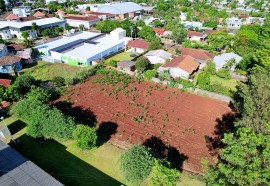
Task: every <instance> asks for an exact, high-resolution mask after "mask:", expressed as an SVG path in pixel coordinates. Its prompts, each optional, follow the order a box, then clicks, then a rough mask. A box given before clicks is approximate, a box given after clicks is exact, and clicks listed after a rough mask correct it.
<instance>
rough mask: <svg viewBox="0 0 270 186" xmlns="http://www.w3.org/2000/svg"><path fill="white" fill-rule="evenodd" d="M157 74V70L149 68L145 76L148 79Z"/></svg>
mask: <svg viewBox="0 0 270 186" xmlns="http://www.w3.org/2000/svg"><path fill="white" fill-rule="evenodd" d="M156 74H157V71H156V70H147V71H145V72H144V77H145V79H147V80H151V79H152V78H153V77H155V75H156Z"/></svg>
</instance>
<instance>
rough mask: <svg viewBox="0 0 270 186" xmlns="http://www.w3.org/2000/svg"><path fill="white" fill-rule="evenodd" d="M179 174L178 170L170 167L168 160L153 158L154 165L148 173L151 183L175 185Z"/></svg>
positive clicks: (167, 185)
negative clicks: (162, 160)
mask: <svg viewBox="0 0 270 186" xmlns="http://www.w3.org/2000/svg"><path fill="white" fill-rule="evenodd" d="M179 176H180V173H179V171H178V170H176V169H174V168H172V167H171V165H170V163H169V162H167V161H164V162H161V161H158V160H155V165H154V167H153V170H152V172H151V174H150V179H151V182H152V184H153V185H160V186H162V185H166V186H173V185H176V181H177V179H178V178H179Z"/></svg>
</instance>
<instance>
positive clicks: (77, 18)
mask: <svg viewBox="0 0 270 186" xmlns="http://www.w3.org/2000/svg"><path fill="white" fill-rule="evenodd" d="M65 18H66V21H67V23H68V24H69V25H70V26H73V27H77V28H78V27H80V25H83V26H84V28H86V29H90V28H91V27H93V26H94V25H96V24H97V23H98V22H99V20H100V19H99V17H98V16H92V15H91V16H84V15H76V14H67V15H66V17H65Z"/></svg>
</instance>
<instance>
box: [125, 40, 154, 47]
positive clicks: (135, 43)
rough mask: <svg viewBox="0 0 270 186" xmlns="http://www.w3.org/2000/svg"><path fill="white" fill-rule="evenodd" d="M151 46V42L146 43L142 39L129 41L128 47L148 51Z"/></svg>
mask: <svg viewBox="0 0 270 186" xmlns="http://www.w3.org/2000/svg"><path fill="white" fill-rule="evenodd" d="M149 45H150V43H149V42H146V41H144V40H141V39H136V40H132V41H129V42H128V44H127V46H128V47H133V48H142V49H147V48H148V46H149Z"/></svg>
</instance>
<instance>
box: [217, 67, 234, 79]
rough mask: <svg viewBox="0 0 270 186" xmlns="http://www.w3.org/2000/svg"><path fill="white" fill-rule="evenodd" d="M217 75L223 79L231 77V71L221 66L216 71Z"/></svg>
mask: <svg viewBox="0 0 270 186" xmlns="http://www.w3.org/2000/svg"><path fill="white" fill-rule="evenodd" d="M216 74H217V76H218V77H220V78H224V79H231V73H230V70H229V69H227V68H221V69H220V70H219V71H217V73H216Z"/></svg>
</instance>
